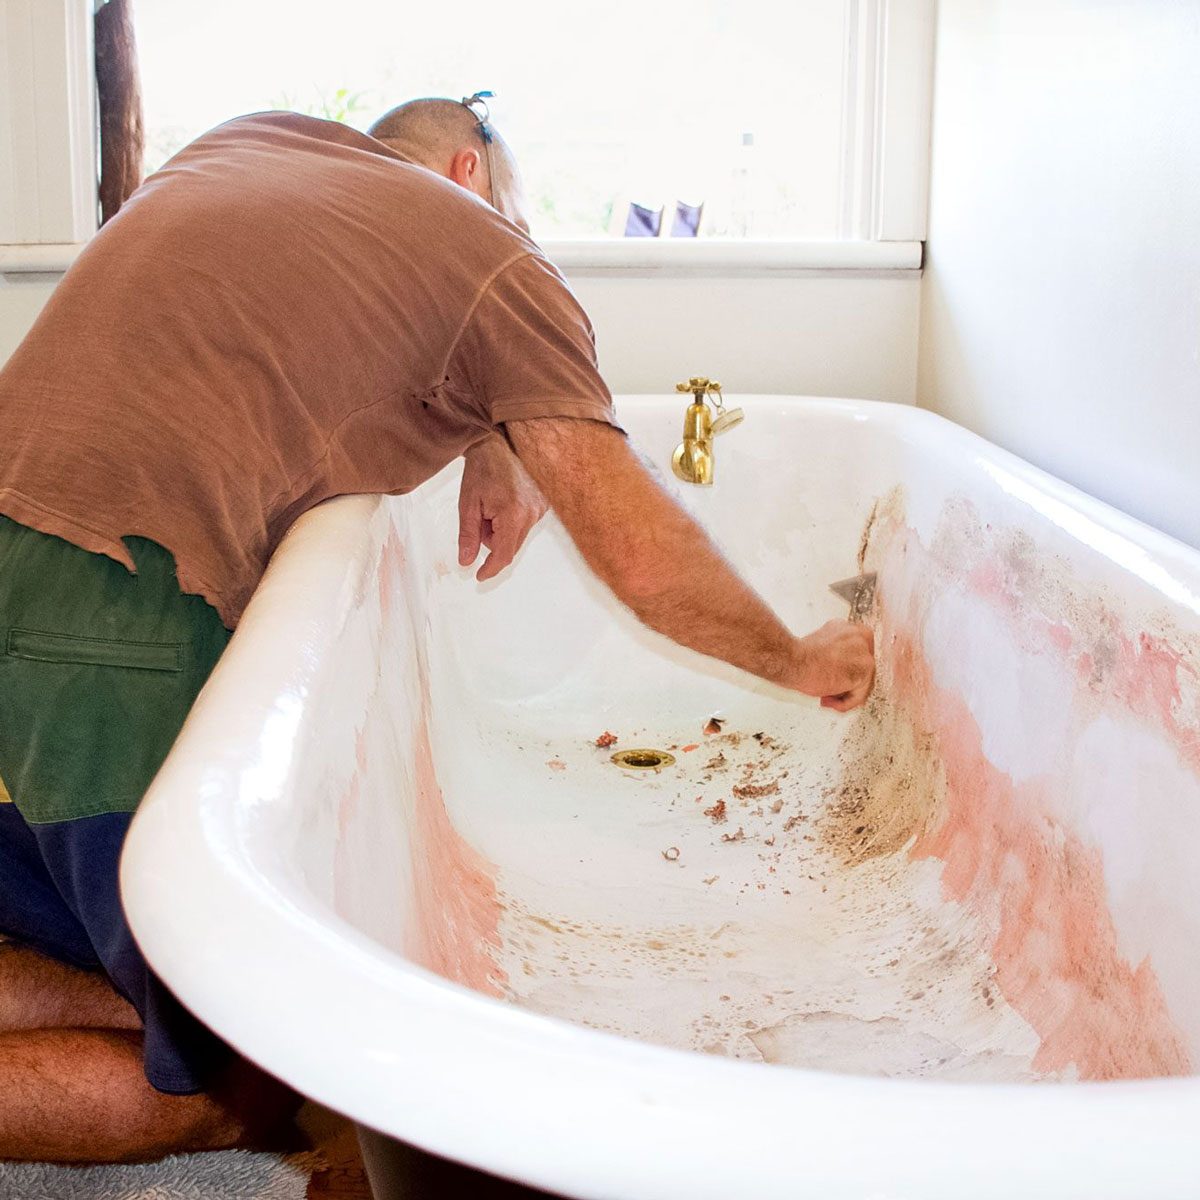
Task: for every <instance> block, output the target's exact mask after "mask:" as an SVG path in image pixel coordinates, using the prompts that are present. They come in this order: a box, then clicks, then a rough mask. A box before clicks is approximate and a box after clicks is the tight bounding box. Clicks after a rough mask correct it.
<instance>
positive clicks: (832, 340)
mask: <svg viewBox="0 0 1200 1200" xmlns="http://www.w3.org/2000/svg"><path fill="white" fill-rule="evenodd" d="M571 283H572V286H573V287H574V289H575V292H576V294H577V295H578V296H579V299H580V301H581V302H582V304H583V306H584V308H586V309H587V311H588V313H589V314H590V315H591V318H592V322H593V324H594V325H595V327H596V343H597V348H598V351H599V355H600V366H601V369H602V370H603V372H604V377H605V380H606V381H607V383H608V385H609V387H611V388H612V390H613V391H614V392H660V393H661V392H670V391H673V390H674V387H675V384H676V383H677V382H678V381H679V380H681V379H687V378H688V376H690V375H707V376H709V377H710V378H713V379H718V380H720V382H721V383H722V384H723V385H724V388H725V390H726V391H727V392H730V393H736V392H776V393H785V394H786V393H792V394H800V395H816V396H856V397H862V398H865V399H869V400H894V401H897V402H900V403H904V404H912V403H913V402H914V400H915V399H916V380H917V323H918V319H919V314H920V279H919V275H918V273H917V272H915V271H910V272H906V273H903V274H897V275H893V276H875V275H871V274H870V273H867V272H845V273H843V274H841V275H836V274H829V275H826V274H822V275H811V276H800V277H788V278H783V279H775V278H766V279H764V278H704V277H701V278H622V277H607V278H606V277H601V276H580V277H573V278H572V279H571Z"/></svg>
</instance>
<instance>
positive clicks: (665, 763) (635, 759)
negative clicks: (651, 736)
mask: <svg viewBox="0 0 1200 1200" xmlns="http://www.w3.org/2000/svg"><path fill="white" fill-rule="evenodd" d="M612 761H613V762H615V763H616V764H617V766H618V767H624V768H625V770H627V771H658V770H660V769H661V768H663V767H670V766H673V765H674V763H675V755H673V754H668V753H667V752H666V751H665V750H618V751H617V753H616V754H614V755H613V756H612Z"/></svg>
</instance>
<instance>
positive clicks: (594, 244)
mask: <svg viewBox="0 0 1200 1200" xmlns="http://www.w3.org/2000/svg"><path fill="white" fill-rule="evenodd" d="M103 2H104V0H0V29H3V30H4V32H5V35H6V36H5V38H4V42H3V44H4V46H5V47H6V50H5V52H4V53H2V54H0V272H22V271H27V272H57V271H63V270H66V268H67V267H68V266H69V265H70V263H71V262H72V261H73V260H74V258H75V256H76V255H77V254H78V253H79V251H80V249H81V248H82V247H83V245H84V244H85V243H86V241H87V239H88V238H89V237H90V236H91V235H92V234H93V233H94V232H95V230H96V210H97V202H96V188H97V180H96V167H95V163H96V140H95V125H96V118H95V99H94V95H95V83H94V68H93V49H92V15H93V10H94V8H95V7H98V6H99V5H100V4H101V3H103ZM934 6H935V0H847V6H846V59H845V63H846V69H845V76H844V88H843V113H842V153H841V161H842V180H841V186H840V213H841V217H840V231H841V235H842V240H836V241H824V242H813V241H778V240H755V239H736V240H735V239H716V238H712V239H710V238H696V239H690V238H688V239H683V238H681V239H678V240H672V239H654V238H612V239H597V240H578V241H575V240H571V241H565V240H564V241H550V242H547V243H545V246H544V248H545V250H546V253H547V255H548V256H549V257H550V258H551V259H552V260H553V261H554V262H556V263H557V264H558V265H559V266H560V267H562V268H563V270H565V271H569V272H571V273H573V274H576V275H578V274H602V275H609V274H620V273H625V274H637V275H646V274H650V275H657V274H667V275H693V274H695V275H722V274H752V275H769V274H777V273H796V272H812V271H838V272H840V271H873V272H894V271H916V270H919V269H920V266H921V253H922V242H923V240H924V238H925V229H926V209H927V203H928V178H929V116H930V97H931V91H932V76H933V29H934V15H935V14H934ZM54 146H58V147H61V151H60V152H59V153H57V154H55V153H52V152H48V151H47V147H54ZM18 180H21V181H28V180H32V181H34V182H33V185H32V186H28V185H27V184H26V185H25V186H22V187H21V188H19V189H18V186H17V181H18Z"/></svg>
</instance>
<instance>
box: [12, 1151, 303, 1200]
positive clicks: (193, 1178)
mask: <svg viewBox="0 0 1200 1200" xmlns="http://www.w3.org/2000/svg"><path fill="white" fill-rule="evenodd" d="M323 1165H324V1163H323V1159H322V1157H321V1155H320V1154H318V1153H316V1152H314V1151H304V1152H302V1153H299V1154H288V1155H278V1154H260V1153H255V1152H252V1151H249V1150H222V1151H219V1152H215V1153H209V1154H174V1155H171V1156H170V1157H169V1158H164V1159H162V1160H160V1161H159V1162H154V1163H138V1164H136V1165H128V1166H126V1165H121V1166H102V1167H71V1166H57V1165H54V1164H51V1163H14V1162H4V1163H0V1200H305V1197H306V1195H307V1194H308V1183H309V1179H310V1178H311V1176H312V1173H313V1171H314V1170H315V1169H316V1168H318V1167H320V1166H323Z"/></svg>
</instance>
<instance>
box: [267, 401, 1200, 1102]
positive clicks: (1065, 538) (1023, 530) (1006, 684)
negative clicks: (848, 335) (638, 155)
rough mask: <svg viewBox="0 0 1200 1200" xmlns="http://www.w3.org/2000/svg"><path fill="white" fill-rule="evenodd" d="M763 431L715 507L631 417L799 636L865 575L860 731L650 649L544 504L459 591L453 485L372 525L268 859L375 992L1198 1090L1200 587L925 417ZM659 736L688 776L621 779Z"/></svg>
mask: <svg viewBox="0 0 1200 1200" xmlns="http://www.w3.org/2000/svg"><path fill="white" fill-rule="evenodd" d="M748 410H749V412H748V420H747V421H746V423H745V424H744V425H742V426H741V427H740V428H739V429H738V430H737V431H736V432H734V433H731V434H730V435H729V436H728V437H726V438H723V439H722V440H721V441H720V442H719V443H718V457H717V483H716V486H715V487H713V488H712V489H705V490H702V489H698V488H690V487H687V486H685V485H681V484H677V483H676V482H675V481H674V479H673V478H671V477H670V473H669V468H668V466H667V464H668V463H669V455H670V452H671V450H672V448H673V447H674V445H675V442H676V440H677V436H678V428H677V426H678V419H679V413H678V405H676V404H673V403H665V402H661V401H654V402H649V401H638V400H626V401H624V402H623V403H622V408H621V411H622V416H623V418H624V419H625V421H626V424H627V427H628V428H629V430H630V433H631V435H632V436H633V438H634V440H635V442H636V443H637V444H638V446H639V448H640V449H641V450H643V451H644V452H645V453H646V455H647V456H648V457H649V458H650V459H651V460H652V461H653V462H654V463H655V464H656V465H657V466H658V468H659V469H660V471H661V472H662V473H663V474H664V477H665V478H666V479H667V480H668V486H670V487H671V488H672V489H673V490H674V491H675V492H676V494H677V495H679V497H680V499H681V500H682V502H683V503H685V504H686V505H687V506H688V507H689V508H690V509H691V510H692V511H693V513H694V514H695V515H696V516H697V517H698V518H699V519H700V520H701V521H702V522H703V523H704V524H705V526H706V527H707V528H708V529H709V531H710V533H711V534H712V536H713V538H714V539H715V540H716V542H717V543H718V544H719V545H720V546H721V547H722V549H723V550H724V551H725V553H726V554H727V556H728V557H729V558H730V560H731V561H732V562H733V563H734V564H735V565H736V566H737V568H738V569H739V570H740V571H742V572H743V573H744V574H745V575H746V576H747V577H748V578H749V579H750V580H751V582H752V583H753V584H754V585H755V586H756V587H757V588H758V589H759V591H760V592H761V593H762V594H763V595H764V596H765V598H766V599H767V600H768V601H769V602H770V603H771V604H772V605H773V606H774V607H775V609H776V610H777V611H778V612H779V613H780V615H781V616H782V617H783V618H784V620H785V621H787V623H788V624H789V625H790V626H791V627H793V628H795V629H798V630H803V629H808V628H812V627H814V626H815V625H818V624H820V623H821V622H822V621H824V620H827V619H829V618H831V617H835V616H841V615H844V611H845V608H844V604H843V603H842V602H840V601H838V600H837V598H836V597H834V596H832V595H831V594H829V592H828V590H827V584H828V583H829V582H831V581H833V580H836V579H841V578H845V577H847V576H850V575H853V574H855V573H857V572H858V571H859V570H861V569H866V570H876V571H878V573H879V588H878V596H877V607H876V612H875V614H874V617H873V620H874V624H875V627H876V636H877V639H878V647H879V661H880V675H879V682H878V686H877V689H876V694H875V696H874V698H873V699H872V701H871V703H870V704H869V705H868V706H867V707H866V708H865V709H864V710H862V711H861V712H859V713H857V714H854V715H851V716H849V717H842V716H839V715H838V714H834V713H831V712H828V711H825V710H822V709H820V708H819V707H818V706H817V704H816V702H815V701H812V700H809V699H807V698H804V697H799V696H794V695H791V694H788V693H785V692H783V691H782V690H780V689H778V688H774V687H772V686H770V685H768V684H765V683H762V682H760V681H757V680H754V679H752V678H751V677H749V676H747V675H745V674H743V673H741V672H739V671H736V670H734V669H733V668H728V667H726V666H724V665H722V664H719V663H715V662H713V661H711V660H707V659H704V658H702V657H700V656H698V655H695V654H692V653H691V652H688V651H686V650H682V649H680V648H678V647H676V646H674V645H672V644H671V643H669V642H667V641H666V640H664V639H662V638H660V637H658V636H657V635H655V634H653V633H651V632H649V631H647V630H645V629H644V628H642V627H641V626H640V625H639V624H638V623H637V622H636V621H635V620H634V619H633V618H632V617H631V616H630V615H629V614H628V613H627V612H625V611H624V610H623V609H622V608H621V606H620V605H619V604H617V603H616V602H615V601H614V600H613V599H612V598H611V597H610V596H609V595H608V594H607V593H606V592H605V591H604V589H603V588H602V587H601V586H600V585H599V584H598V583H597V582H596V581H595V580H594V579H592V578H591V576H590V575H589V574H588V572H587V571H586V569H585V568H584V567H583V565H582V563H581V561H580V559H579V557H578V555H577V553H576V552H575V550H574V548H573V547H572V546H571V544H570V542H569V539H568V538H567V537H566V535H565V533H564V531H563V530H562V529H561V527H560V526H558V525H557V523H556V522H555V521H554V520H553V519H552V518H551V519H547V520H546V521H545V522H543V525H542V526H541V527H540V528H539V529H538V530H537V531H536V532H535V534H534V535H533V536H532V538H531V539H530V542H529V543H528V545H527V547H526V548H525V550H524V551H523V553H522V556H521V558H520V559H519V561H518V563H517V564H516V566H515V568H514V569H513V570H512V571H511V572H509V573H507V576H506V577H505V578H502V579H500V580H497V581H495V582H493V583H490V584H487V585H479V584H477V583H475V581H474V580H473V578H472V575H471V573H470V572H467V571H463V570H461V569H460V568H459V567H458V566H457V565H456V562H455V557H454V556H455V543H456V496H457V472H456V471H455V470H453V469H451V470H448V471H447V472H444V473H443V474H442V475H441V476H440V477H439V478H438V479H437V480H435V481H433V482H431V483H430V484H428V485H426V486H425V487H424V488H422V489H421V490H420V491H419V492H417V493H415V494H414V495H412V496H408V497H402V498H398V499H395V500H393V501H390V502H388V503H387V504H386V505H382V506H380V508H379V509H378V510H377V512H376V514H375V516H374V518H373V526H372V529H371V532H370V539H371V545H372V550H371V553H369V554H368V555H366V556H365V558H364V568H363V571H362V574H361V578H360V579H359V580H358V582H357V588H356V592H355V596H354V604H353V605H352V606H351V615H350V617H349V618H348V619H347V620H346V622H345V624H344V626H343V628H342V629H341V631H340V634H339V638H338V641H337V645H336V651H335V652H334V653H332V654H330V656H329V661H328V662H326V663H323V664H322V667H321V673H320V676H319V679H318V683H317V684H316V686H315V688H314V692H313V695H312V696H311V697H310V698H309V701H308V703H307V704H306V708H305V713H304V714H303V717H302V722H303V728H302V735H301V739H300V744H301V745H302V747H303V749H302V751H301V753H300V755H299V757H298V759H297V764H296V768H295V779H294V786H293V787H292V789H291V793H290V801H289V805H288V806H287V808H286V809H278V808H272V809H270V810H269V811H263V812H260V813H258V814H256V818H255V822H254V824H253V828H252V829H250V831H249V835H250V836H251V837H252V838H253V840H254V842H255V843H256V845H257V847H258V853H260V854H261V855H262V856H264V857H265V856H269V857H271V858H272V860H273V863H274V866H273V868H272V870H273V871H274V872H276V873H277V874H280V875H286V876H287V877H288V878H290V879H291V880H292V882H293V884H294V886H296V887H299V888H302V889H303V890H304V891H305V892H306V893H308V894H309V895H311V896H316V897H318V898H319V899H320V900H321V901H322V902H323V903H325V904H326V905H328V906H329V907H330V908H331V909H333V910H334V911H335V912H336V913H337V915H338V916H339V917H340V918H341V919H342V920H345V921H346V922H348V923H350V924H351V925H353V926H354V927H356V928H357V929H359V930H361V931H362V932H364V933H366V934H367V935H369V936H370V937H371V938H373V939H374V940H376V941H377V942H379V943H380V944H382V945H383V946H385V947H387V948H388V949H389V950H390V951H392V952H394V954H395V955H396V960H395V961H396V968H397V969H398V970H401V969H404V968H405V965H406V964H408V963H414V964H416V965H418V966H421V967H424V968H427V969H429V970H432V971H435V972H437V973H438V974H440V975H442V976H444V977H445V978H447V979H450V980H452V981H454V982H456V983H459V984H462V985H465V986H467V987H469V988H472V989H475V990H476V991H479V992H482V993H484V994H486V995H489V996H492V997H495V998H498V999H502V1000H505V1001H508V1002H511V1003H513V1004H516V1005H520V1006H522V1007H524V1008H526V1009H529V1010H531V1011H534V1012H537V1013H542V1014H547V1015H552V1016H555V1017H560V1018H565V1019H567V1020H570V1021H573V1022H577V1023H580V1024H583V1025H587V1026H590V1027H592V1028H596V1029H602V1030H607V1031H610V1032H614V1033H617V1034H620V1035H623V1036H626V1037H630V1038H636V1039H640V1040H644V1041H649V1042H653V1043H656V1044H661V1045H667V1046H673V1047H678V1048H683V1049H690V1050H696V1051H702V1052H707V1053H712V1054H720V1055H725V1056H729V1057H734V1058H740V1059H748V1060H751V1061H762V1062H768V1063H774V1064H780V1065H786V1066H805V1067H821V1068H826V1069H831V1070H837V1071H848V1072H858V1073H866V1074H883V1075H892V1076H917V1077H928V1078H938V1079H947V1080H988V1081H1032V1080H1062V1081H1069V1080H1076V1079H1112V1078H1121V1077H1147V1076H1159V1075H1171V1074H1183V1073H1188V1072H1190V1070H1191V1061H1192V1055H1193V1054H1194V1053H1195V1052H1196V1049H1197V1048H1198V1047H1200V1000H1198V999H1197V998H1198V997H1200V952H1198V951H1197V949H1196V947H1197V946H1198V945H1200V937H1198V935H1200V895H1198V892H1197V888H1196V887H1195V885H1194V883H1193V878H1194V875H1195V861H1196V855H1197V851H1196V850H1195V847H1196V846H1197V845H1200V836H1198V835H1200V828H1198V826H1200V735H1198V734H1197V727H1198V724H1200V721H1198V715H1200V714H1198V712H1197V706H1198V704H1200V680H1198V671H1200V617H1198V616H1197V613H1198V611H1200V602H1198V601H1197V598H1196V594H1195V593H1196V592H1198V591H1200V573H1198V572H1197V571H1196V569H1195V567H1194V566H1193V565H1191V563H1190V562H1189V561H1188V560H1187V558H1186V556H1183V555H1180V556H1178V559H1177V560H1176V559H1171V560H1170V561H1169V562H1167V561H1165V560H1164V559H1163V557H1162V556H1161V555H1159V556H1157V557H1156V555H1155V554H1154V553H1151V552H1150V551H1147V550H1145V549H1144V548H1141V547H1139V546H1138V545H1137V544H1136V543H1135V542H1130V541H1128V540H1127V539H1126V538H1125V537H1124V536H1123V535H1122V533H1121V532H1120V531H1119V530H1113V529H1108V528H1105V526H1104V524H1103V522H1100V523H1096V522H1095V521H1092V520H1091V518H1089V517H1087V516H1085V515H1082V513H1081V510H1080V509H1079V508H1078V507H1076V506H1075V505H1074V502H1073V501H1071V500H1070V498H1069V497H1067V496H1066V493H1065V492H1060V491H1056V490H1055V488H1054V486H1053V484H1052V483H1050V482H1049V481H1042V482H1039V481H1037V480H1036V479H1034V477H1033V476H1031V475H1028V474H1022V473H1021V472H1020V471H1016V473H1013V471H1011V470H1009V469H1008V468H1007V467H1006V466H1005V465H1004V463H1003V460H1002V458H1001V457H999V456H996V455H994V454H991V453H990V452H985V451H984V450H982V449H977V448H978V447H979V446H980V444H979V443H976V442H974V441H972V440H969V439H965V438H962V437H950V436H941V437H938V436H931V435H930V433H929V428H928V427H927V426H923V425H922V424H921V422H920V421H919V420H917V418H920V417H921V414H908V413H902V414H900V415H899V416H896V414H894V413H893V412H891V411H890V410H888V409H887V406H879V407H873V406H855V405H846V404H839V403H836V402H835V403H830V402H819V401H811V402H803V403H799V402H788V401H783V400H768V399H763V400H760V401H755V402H753V403H751V404H749V405H748ZM929 420H930V421H932V418H930V419H929ZM940 429H941V426H939V430H940ZM1031 480H1033V482H1031ZM1163 544H1164V545H1166V546H1168V547H1169V545H1170V544H1169V543H1165V542H1164V543H1163ZM1168 557H1170V556H1168ZM364 679H366V680H368V682H369V686H367V687H365V688H364V685H363V680H364ZM713 716H717V717H718V718H720V719H721V720H722V725H721V727H720V730H719V732H711V731H710V732H706V726H707V727H708V729H709V730H711V729H712V726H709V724H708V723H709V719H710V718H711V717H713ZM605 733H611V734H613V735H615V736H616V738H617V742H616V744H615V745H614V746H612V747H600V746H597V745H596V741H597V738H598V737H599V736H600V735H602V734H605ZM642 746H644V747H653V748H660V749H664V750H667V751H669V752H670V753H671V754H672V755H674V757H675V763H674V765H673V766H671V767H668V768H665V769H663V770H661V771H658V772H654V771H649V772H629V771H623V770H621V769H620V768H619V767H617V766H615V765H614V764H613V763H612V762H611V754H612V753H613V751H614V750H620V749H623V748H632V747H642Z"/></svg>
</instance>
